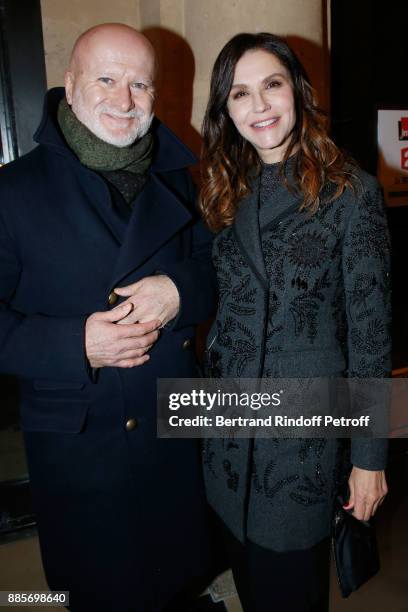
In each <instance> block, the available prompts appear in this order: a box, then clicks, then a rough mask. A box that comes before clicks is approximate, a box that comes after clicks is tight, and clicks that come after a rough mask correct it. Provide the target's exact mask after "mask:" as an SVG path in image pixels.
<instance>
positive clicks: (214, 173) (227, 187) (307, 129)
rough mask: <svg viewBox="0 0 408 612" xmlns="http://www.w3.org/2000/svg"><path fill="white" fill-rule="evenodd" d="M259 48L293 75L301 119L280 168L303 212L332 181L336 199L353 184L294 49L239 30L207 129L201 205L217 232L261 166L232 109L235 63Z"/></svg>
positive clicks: (227, 51) (218, 73)
mask: <svg viewBox="0 0 408 612" xmlns="http://www.w3.org/2000/svg"><path fill="white" fill-rule="evenodd" d="M256 49H261V50H263V51H268V52H269V53H272V54H273V55H275V56H276V57H277V59H278V60H279V61H280V62H281V64H282V65H283V66H284V67H285V68H286V70H287V71H288V73H289V76H290V78H291V82H292V88H293V95H294V100H295V111H296V122H295V126H294V128H293V130H292V132H291V135H290V140H289V143H288V146H287V149H286V151H285V155H284V159H283V160H282V162H281V168H280V172H281V174H282V177H283V180H284V181H285V182H286V185H287V186H288V188H289V189H292V190H293V189H295V190H296V191H297V192H299V194H300V195H301V196H302V197H303V202H302V204H301V207H300V210H302V209H306V208H307V209H309V210H310V212H311V213H313V212H315V211H316V210H317V209H318V207H319V204H320V199H321V193H322V189H323V187H325V186H326V185H328V184H329V183H331V184H332V186H333V187H334V189H331V190H330V193H331V195H330V197H328V199H329V200H334V199H336V198H337V197H338V196H339V195H341V193H342V192H343V191H344V189H345V188H346V187H347V186H350V187H353V185H352V181H351V177H352V174H351V172H350V165H349V164H348V163H347V162H348V160H347V159H346V158H345V156H344V154H343V153H342V152H341V151H340V150H339V149H338V148H337V147H336V145H335V144H334V142H333V141H332V140H331V139H330V138H329V136H328V134H327V118H326V115H325V114H324V113H323V111H321V110H320V109H319V107H318V106H317V102H316V96H315V92H314V90H313V88H312V86H311V84H310V82H309V79H308V77H307V75H306V72H305V69H304V68H303V66H302V64H301V63H300V61H299V60H298V58H297V57H296V55H295V53H294V52H293V51H292V49H290V47H289V46H288V45H287V43H286V42H285V41H284V40H282V39H281V38H279V37H278V36H275V35H274V34H269V33H266V32H262V33H259V34H246V33H243V34H237V35H236V36H234V37H233V38H232V39H231V40H230V41H229V42H228V43H227V44H226V45H225V47H224V48H223V49H222V51H221V52H220V54H219V55H218V57H217V59H216V61H215V64H214V68H213V72H212V76H211V87H210V97H209V101H208V105H207V109H206V113H205V116H204V122H203V129H202V136H203V150H202V187H201V191H200V208H201V211H202V214H203V216H204V219H205V221H206V223H207V225H208V226H209V227H210V228H211V229H212V230H213V231H219V230H221V229H223V228H224V227H227V226H228V225H231V224H232V223H233V221H234V218H235V215H236V210H237V205H238V203H239V201H240V200H241V199H242V198H243V197H245V196H246V195H247V194H248V192H249V191H250V183H249V181H250V177H251V175H253V174H254V172H255V173H256V174H258V173H259V172H260V168H261V161H260V159H259V156H258V153H257V152H256V150H255V149H254V147H253V146H252V145H251V144H250V143H249V142H248V141H246V140H245V139H244V138H242V136H241V135H240V134H239V132H238V130H237V129H236V127H235V125H234V123H233V122H232V120H231V118H230V116H229V113H228V109H227V103H228V97H229V94H230V91H231V87H232V84H233V79H234V72H235V66H236V65H237V62H238V61H239V59H240V58H241V57H242V56H243V55H244V53H246V52H247V51H253V50H256ZM292 154H294V155H295V159H296V163H295V165H294V166H295V167H294V171H293V173H294V176H293V178H294V185H292V186H291V185H289V183H288V181H287V177H286V176H285V172H284V168H285V162H286V161H287V159H288V158H289V157H290V156H291V155H292Z"/></svg>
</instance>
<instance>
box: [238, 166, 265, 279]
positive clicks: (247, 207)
mask: <svg viewBox="0 0 408 612" xmlns="http://www.w3.org/2000/svg"><path fill="white" fill-rule="evenodd" d="M258 209H259V177H258V178H257V179H256V180H255V181H254V183H253V188H252V191H251V193H250V194H249V195H248V196H247V197H246V198H245V199H244V200H242V202H241V203H240V205H239V208H238V212H237V215H236V218H235V224H234V232H235V236H236V239H237V242H238V245H239V247H240V249H241V251H242V253H243V255H244V256H245V258H246V260H247V262H248V264H249V266H250V267H251V269H252V270H253V272H254V273H255V275H256V277H257V278H258V280H259V281H260V282H261V284H262V286H263V287H264V288H266V287H267V285H268V281H267V275H266V270H265V262H264V257H263V253H262V244H261V236H260V231H259V210H258Z"/></svg>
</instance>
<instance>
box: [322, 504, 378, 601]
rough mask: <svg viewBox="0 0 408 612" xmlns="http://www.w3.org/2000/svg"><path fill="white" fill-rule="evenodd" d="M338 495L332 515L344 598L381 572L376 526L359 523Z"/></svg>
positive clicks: (334, 545) (335, 556)
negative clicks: (345, 508) (344, 506)
mask: <svg viewBox="0 0 408 612" xmlns="http://www.w3.org/2000/svg"><path fill="white" fill-rule="evenodd" d="M343 504H345V501H344V497H343V496H341V495H339V496H338V497H337V499H336V502H335V509H334V515H333V526H332V527H333V529H332V536H333V549H334V560H335V564H336V571H337V577H338V581H339V586H340V591H341V594H342V596H343V597H348V596H349V595H350V593H352V592H353V591H356V590H357V589H358V588H359V587H360V586H361V585H362V584H364V582H367V580H369V579H370V578H371V577H372V576H374V575H375V574H376V573H377V572H378V570H379V569H380V559H379V555H378V547H377V538H376V535H375V529H374V524H373V522H372V520H371V521H370V522H366V521H359V520H358V519H356V518H355V517H354V516H353V515H352V514H350V513H349V512H347V511H346V510H344V508H343Z"/></svg>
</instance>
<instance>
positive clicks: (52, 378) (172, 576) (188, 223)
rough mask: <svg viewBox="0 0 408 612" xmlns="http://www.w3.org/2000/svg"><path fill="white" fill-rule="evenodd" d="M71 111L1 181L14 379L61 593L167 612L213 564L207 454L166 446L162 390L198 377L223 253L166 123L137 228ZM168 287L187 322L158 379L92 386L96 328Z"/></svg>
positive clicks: (0, 242) (4, 365)
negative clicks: (214, 245)
mask: <svg viewBox="0 0 408 612" xmlns="http://www.w3.org/2000/svg"><path fill="white" fill-rule="evenodd" d="M62 95H63V91H62V90H51V92H49V94H48V96H47V99H46V107H45V113H44V117H43V119H42V122H41V125H40V127H39V129H38V131H37V133H36V135H35V139H36V141H37V142H38V143H39V146H38V147H36V148H35V149H34V150H33V151H32V152H31V153H29V154H28V155H26V156H24V157H22V158H21V159H19V160H17V161H16V162H13V163H11V164H9V165H7V166H6V167H4V168H3V169H2V170H1V171H0V203H1V204H0V302H1V309H0V345H1V353H0V371H1V372H3V373H10V374H14V375H17V377H18V378H19V380H20V381H21V421H22V427H23V430H24V432H25V440H26V449H27V456H28V463H29V471H30V478H31V484H32V491H33V496H34V503H35V509H36V513H37V517H38V525H39V533H40V543H41V550H42V555H43V562H44V567H45V571H46V575H47V579H48V582H49V585H50V587H51V588H52V589H56V590H58V589H61V590H69V591H71V601H72V604H73V606H72V609H73V610H87V612H89V610H91V609H98V610H101V611H102V610H114V611H115V612H116V611H118V610H120V611H121V612H126V611H127V610H137V611H138V612H141V611H151V610H160V609H161V608H162V605H163V602H165V601H167V600H168V599H169V598H170V597H171V596H172V595H173V594H174V593H175V592H176V591H178V590H179V589H180V588H182V587H183V586H184V585H186V584H187V583H188V581H189V579H190V578H192V577H194V576H198V575H200V574H201V573H202V572H203V571H205V569H206V564H207V562H208V554H207V553H208V550H207V548H208V545H207V543H208V534H207V531H206V515H205V513H206V507H205V500H204V496H203V489H202V480H201V472H200V465H199V456H198V451H197V447H196V443H195V441H192V440H191V441H190V440H158V439H157V438H156V380H157V378H158V377H191V376H195V375H196V364H195V357H194V352H193V350H192V348H190V347H188V346H187V347H186V343H185V341H186V340H188V339H192V338H193V335H194V326H195V325H196V324H197V323H199V322H200V321H202V320H204V319H206V318H208V317H209V316H210V315H211V314H212V312H213V310H214V308H215V303H216V291H215V278H214V272H213V269H212V264H211V262H210V255H209V253H210V242H211V239H210V237H209V234H208V233H207V232H206V231H205V230H204V228H203V227H202V225H201V224H199V223H196V222H195V220H194V212H193V211H194V205H193V201H194V189H193V185H192V182H191V179H190V175H189V173H188V171H187V170H186V166H187V165H190V164H192V163H194V158H193V156H192V154H191V153H190V152H189V151H188V149H186V148H185V146H184V145H183V144H182V143H181V142H180V141H179V140H178V139H177V138H176V137H175V136H174V134H172V133H171V132H170V131H169V130H168V129H167V128H166V127H165V126H164V125H163V124H161V123H160V122H159V121H156V122H155V123H154V125H153V128H152V129H153V131H154V133H155V140H156V151H155V155H154V160H153V163H152V166H151V169H150V172H149V177H148V181H147V183H146V185H145V187H144V189H143V191H142V193H141V194H140V195H139V196H138V198H137V200H136V201H135V203H134V208H133V212H132V216H131V219H130V221H129V222H128V224H125V223H124V222H123V221H122V220H121V219H119V218H117V217H116V215H115V213H114V212H113V210H112V206H111V200H110V194H109V189H108V187H107V185H106V184H105V182H104V180H103V179H102V178H101V177H100V176H98V175H97V174H96V173H95V172H93V171H91V170H89V169H87V168H86V167H84V166H83V165H81V163H80V162H79V161H78V159H77V158H76V157H75V155H74V154H73V153H72V152H71V151H70V150H69V149H68V147H67V146H66V144H65V141H64V140H63V137H62V135H61V133H60V131H59V128H58V125H57V123H56V121H55V114H56V108H57V104H58V101H59V99H60V98H61V96H62ZM157 271H162V272H164V273H167V274H168V275H169V276H170V277H171V278H172V279H173V280H174V282H175V283H176V285H177V287H178V289H179V292H180V296H181V310H180V313H179V316H178V318H177V320H176V321H175V323H174V324H173V325H172V326H170V328H169V329H165V330H164V331H163V332H162V334H161V337H160V338H159V340H158V342H157V343H156V345H155V346H154V348H153V349H152V351H151V359H150V361H149V362H148V363H147V364H145V365H143V366H141V367H136V368H133V369H117V368H103V369H101V370H100V371H99V376H98V378H97V382H92V381H91V379H90V377H89V374H88V369H87V362H86V358H85V350H84V323H85V320H86V318H87V316H88V315H89V314H91V313H93V312H95V311H102V310H106V309H108V308H110V306H109V304H108V296H109V294H110V292H111V291H112V289H113V288H114V287H116V286H119V285H121V286H124V285H128V284H129V283H132V282H135V281H137V280H139V279H141V278H143V277H145V276H148V275H151V274H154V273H155V272H157ZM187 344H188V343H187ZM130 418H134V419H136V420H137V427H136V428H135V429H133V430H132V431H127V429H126V427H125V425H126V422H127V421H128V420H129V419H130Z"/></svg>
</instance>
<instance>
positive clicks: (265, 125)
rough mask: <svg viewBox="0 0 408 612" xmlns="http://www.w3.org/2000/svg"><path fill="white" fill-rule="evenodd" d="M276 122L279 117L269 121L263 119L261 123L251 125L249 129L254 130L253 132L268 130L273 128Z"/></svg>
mask: <svg viewBox="0 0 408 612" xmlns="http://www.w3.org/2000/svg"><path fill="white" fill-rule="evenodd" d="M278 121H279V117H273V118H271V119H264V120H263V121H257V122H256V123H252V125H251V127H252V128H254V130H268V129H270V128H274V127H275V126H276V125H277V123H278Z"/></svg>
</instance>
